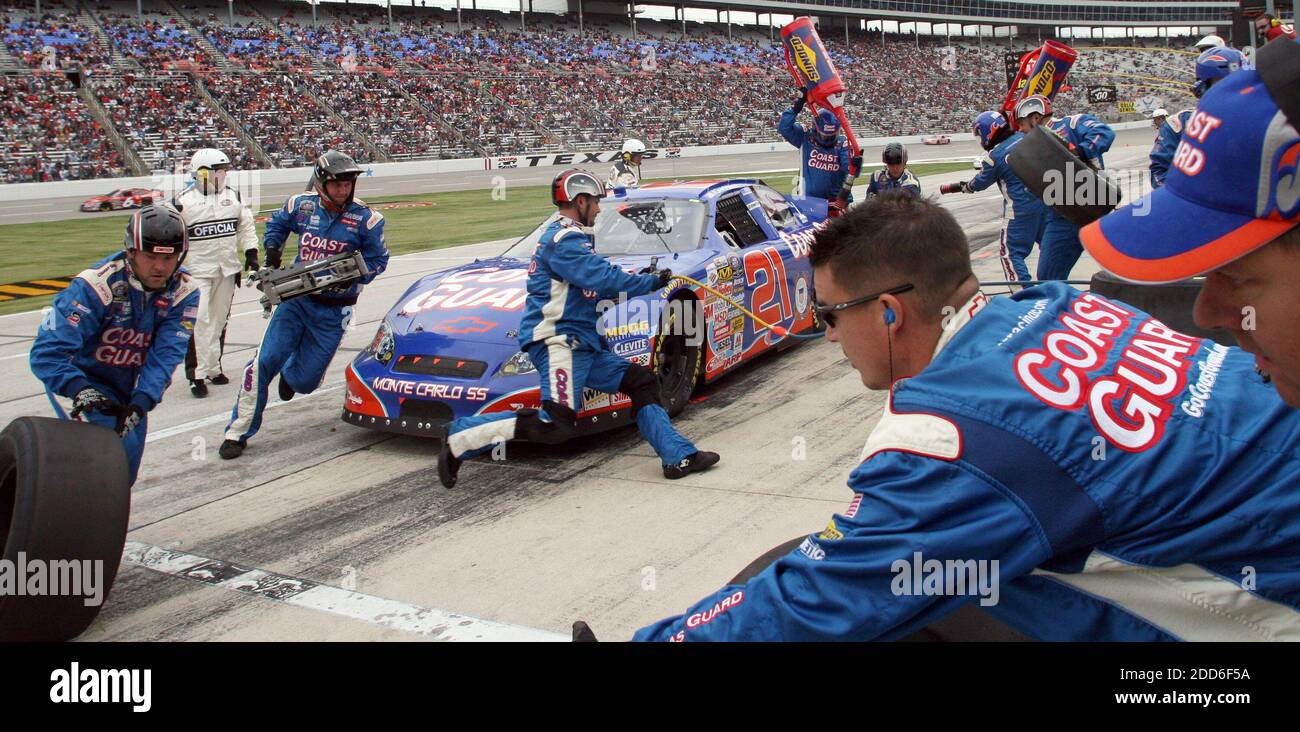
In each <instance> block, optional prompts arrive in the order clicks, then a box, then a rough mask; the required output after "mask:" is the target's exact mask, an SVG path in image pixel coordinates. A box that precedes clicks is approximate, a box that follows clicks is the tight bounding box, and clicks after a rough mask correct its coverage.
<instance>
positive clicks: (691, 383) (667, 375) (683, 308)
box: [650, 295, 708, 417]
mask: <svg viewBox="0 0 1300 732" xmlns="http://www.w3.org/2000/svg"><path fill="white" fill-rule="evenodd" d="M672 303H681V304H680V305H676V306H673V307H666V308H665V309H664V311H663V312H662V314H661V315H660V322H659V335H657V336H656V337H655V343H654V355H653V359H652V360H651V362H650V368H651V370H652V371H654V372H655V377H656V378H658V379H659V391H660V397H661V400H662V403H663V406H664V411H666V412H668V416H669V417H676V416H677V415H678V414H681V412H682V410H683V409H686V404H687V403H688V402H689V401H690V399H691V394H692V393H694V391H695V387H696V386H698V385H699V382H700V377H701V375H702V374H703V373H704V351H705V346H704V344H705V342H706V341H707V340H708V335H707V332H706V331H705V323H704V306H703V305H701V304H700V301H699V300H697V299H695V298H694V297H691V296H690V295H686V296H683V297H674V298H673V299H672V300H669V301H668V304H669V305H671V304H672ZM683 318H684V319H687V320H686V322H688V323H690V322H693V324H694V329H690V328H687V327H683V321H682V320H681V319H683ZM691 333H693V334H695V335H694V337H690V336H689V334H691Z"/></svg>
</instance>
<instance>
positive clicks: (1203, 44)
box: [1196, 33, 1228, 51]
mask: <svg viewBox="0 0 1300 732" xmlns="http://www.w3.org/2000/svg"><path fill="white" fill-rule="evenodd" d="M1227 45H1228V43H1227V42H1226V41H1224V40H1223V37H1222V36H1216V35H1214V34H1213V33H1211V34H1210V35H1208V36H1206V37H1204V38H1202V39H1201V40H1199V41H1197V42H1196V50H1198V51H1204V50H1205V49H1207V48H1218V47H1220V46H1227Z"/></svg>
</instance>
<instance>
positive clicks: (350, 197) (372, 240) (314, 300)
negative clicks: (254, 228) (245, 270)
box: [220, 150, 388, 460]
mask: <svg viewBox="0 0 1300 732" xmlns="http://www.w3.org/2000/svg"><path fill="white" fill-rule="evenodd" d="M361 172H362V171H361V168H360V167H359V166H357V164H356V163H355V162H354V161H353V160H352V158H351V157H349V156H348V155H346V154H344V153H341V152H338V151H337V150H329V151H327V152H326V153H325V154H323V155H321V156H320V157H319V158H317V159H316V166H315V170H314V172H313V174H312V187H313V188H314V191H313V192H311V193H299V194H298V195H295V196H290V197H289V200H288V201H286V202H285V204H284V207H283V208H281V209H280V210H279V211H276V212H275V214H274V215H273V216H272V217H271V221H270V222H269V223H267V225H266V234H265V235H264V236H263V239H262V243H263V245H264V246H265V248H266V264H267V266H268V267H272V268H279V267H280V262H281V258H282V256H283V252H284V242H285V239H287V238H288V236H289V234H290V233H295V234H297V235H298V257H297V260H296V261H298V262H311V261H315V260H318V259H325V258H327V257H332V256H334V255H336V254H342V253H344V252H353V251H360V252H361V256H362V258H364V259H365V262H366V268H367V269H369V270H370V273H369V274H367V275H366V276H365V277H363V278H361V279H360V280H358V281H356V282H353V283H351V284H349V285H346V286H344V285H340V286H337V287H332V288H329V289H325V290H321V291H320V292H316V293H312V294H310V295H304V296H301V297H296V298H293V299H291V300H286V301H285V302H283V303H281V304H280V305H279V306H278V307H276V309H275V314H274V315H272V316H271V322H270V323H268V324H267V326H266V332H265V333H264V334H263V335H262V343H261V344H260V345H259V346H258V348H257V350H256V351H254V352H253V357H252V360H250V361H249V362H248V365H247V366H245V367H244V373H243V377H242V380H241V382H240V389H239V395H238V396H237V398H236V400H235V408H234V409H233V410H232V411H231V416H230V423H229V424H228V425H226V436H225V437H226V438H225V441H223V442H222V443H221V449H220V454H221V457H222V458H224V459H226V460H230V459H233V458H237V457H239V456H240V455H241V454H242V453H243V452H244V448H245V447H246V446H247V443H248V438H250V437H252V436H253V435H255V434H257V430H258V428H259V427H261V425H262V412H263V410H265V409H266V398H267V390H268V388H269V386H270V384H271V379H273V378H275V376H276V374H279V376H280V381H279V385H278V390H279V393H280V399H281V400H283V401H288V400H290V399H292V398H293V396H294V394H310V393H311V392H313V391H315V390H316V387H318V386H320V383H321V380H322V379H324V378H325V370H326V369H327V368H329V364H330V360H331V359H333V358H334V352H335V351H336V350H337V349H338V347H339V343H340V342H341V341H342V340H343V333H344V331H346V330H347V327H348V322H349V321H351V319H352V306H353V305H355V304H356V302H357V296H358V295H359V294H360V293H361V288H362V286H363V285H365V284H368V283H369V282H370V281H372V280H373V279H375V278H376V277H378V276H379V275H380V274H381V273H382V272H383V271H384V269H385V268H387V267H388V249H387V248H386V247H385V246H384V216H383V214H381V213H379V212H378V211H375V210H372V209H371V208H370V207H369V206H367V205H366V204H365V203H363V202H361V201H359V200H357V199H355V198H354V194H355V191H356V180H357V176H359V175H361Z"/></svg>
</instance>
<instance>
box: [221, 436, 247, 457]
mask: <svg viewBox="0 0 1300 732" xmlns="http://www.w3.org/2000/svg"><path fill="white" fill-rule="evenodd" d="M247 444H248V443H246V442H244V441H243V440H226V441H225V442H223V443H221V448H220V449H219V450H217V452H218V453H219V454H220V455H221V459H222V460H234V459H235V458H237V457H239V456H240V455H243V454H244V447H245V446H246V445H247Z"/></svg>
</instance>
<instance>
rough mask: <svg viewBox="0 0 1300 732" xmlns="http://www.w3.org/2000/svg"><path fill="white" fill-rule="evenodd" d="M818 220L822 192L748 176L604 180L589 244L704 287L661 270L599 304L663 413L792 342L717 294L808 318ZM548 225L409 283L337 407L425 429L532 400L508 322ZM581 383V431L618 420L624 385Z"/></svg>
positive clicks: (359, 417) (358, 417) (613, 344)
mask: <svg viewBox="0 0 1300 732" xmlns="http://www.w3.org/2000/svg"><path fill="white" fill-rule="evenodd" d="M825 219H826V201H824V200H822V201H814V200H806V199H795V198H790V197H787V196H784V195H782V194H780V193H778V192H777V191H775V190H773V189H772V188H771V187H769V186H767V185H765V184H764V183H763V182H762V181H757V180H695V181H674V182H663V183H650V184H647V185H644V186H642V187H640V188H638V189H622V188H617V189H614V190H613V191H612V192H611V193H610V194H608V195H607V196H606V197H605V199H604V200H602V201H601V211H600V215H599V216H598V218H597V219H596V225H595V227H593V228H594V231H595V239H596V252H597V253H598V254H602V255H607V256H608V257H610V259H611V260H612V261H613V262H614V263H616V264H617V265H619V266H621V267H623V268H624V269H626V270H628V271H636V270H640V269H642V268H644V267H646V266H647V265H652V266H656V267H669V268H671V269H672V270H673V272H674V273H676V274H679V275H686V276H688V277H691V278H693V279H695V280H698V281H700V282H703V283H707V284H708V286H709V288H711V289H712V290H715V291H716V292H710V291H708V290H707V289H705V288H703V287H700V286H699V285H694V284H690V283H686V282H683V281H682V280H674V281H673V282H672V283H670V284H669V285H668V287H666V288H664V289H663V290H660V291H658V292H656V293H652V294H649V295H643V296H640V297H636V298H631V299H630V300H628V299H624V300H621V301H619V302H611V303H609V306H608V309H607V310H605V311H604V314H603V315H602V323H603V325H604V326H605V340H606V342H607V343H608V345H609V347H610V348H611V349H612V350H613V351H614V353H616V354H618V355H620V356H623V357H625V358H627V359H629V360H631V361H634V362H636V363H640V364H644V365H647V366H650V367H651V368H652V369H653V370H654V371H655V373H656V374H657V375H658V377H659V381H660V386H661V388H662V393H663V398H664V407H665V408H666V409H667V410H668V413H669V414H672V415H676V414H677V413H679V412H680V411H681V410H682V409H683V408H685V406H686V403H687V401H688V400H689V398H690V396H691V393H692V392H693V391H694V390H695V389H696V387H698V386H699V385H700V384H701V383H706V382H709V381H713V380H714V379H717V378H718V377H720V376H722V375H723V374H725V373H727V372H728V371H730V370H732V369H734V368H736V367H737V366H738V365H740V364H741V363H744V362H745V361H748V360H750V359H752V358H754V357H755V356H757V355H758V354H760V353H763V352H764V351H767V350H768V349H771V348H775V347H777V346H779V345H782V344H783V342H789V341H793V340H795V339H791V338H790V337H789V336H787V335H784V334H782V333H778V332H774V329H772V328H769V327H767V326H765V325H762V324H760V323H758V322H755V320H754V319H753V318H750V317H749V316H747V315H745V314H744V313H743V312H742V311H741V309H740V308H739V307H737V306H736V304H735V303H732V302H728V301H727V300H726V299H724V298H723V297H719V295H718V293H721V294H722V295H725V296H726V297H727V298H730V299H732V300H735V301H736V302H739V303H741V304H743V305H744V307H745V308H746V309H748V310H750V311H752V312H753V313H754V314H756V315H758V317H759V318H761V319H762V320H763V321H765V322H766V323H768V324H771V325H775V326H778V327H780V328H783V329H785V330H786V331H788V332H790V333H802V332H808V331H814V330H817V329H818V328H819V327H820V324H819V323H818V322H817V319H816V315H815V313H814V311H813V301H814V298H813V291H812V267H811V265H810V264H809V263H808V252H809V249H810V246H811V244H812V238H813V234H814V232H815V231H816V229H817V228H818V227H820V226H821V225H822V224H823V223H824V221H825ZM547 223H549V219H548V221H546V222H543V223H542V224H541V225H539V226H538V227H537V229H535V230H534V231H533V232H532V233H531V234H529V235H528V236H525V237H524V238H522V239H520V240H519V241H518V242H516V243H515V244H514V245H513V246H512V247H510V249H509V250H507V251H506V252H505V253H504V254H502V255H501V256H499V257H495V258H492V259H480V260H475V261H474V262H473V263H470V264H465V265H462V266H460V267H454V268H451V269H447V270H443V271H441V272H436V273H434V274H431V275H428V276H426V277H423V278H421V279H420V280H419V281H417V282H416V283H415V284H413V285H412V286H411V287H410V288H409V289H408V290H407V291H406V293H405V294H403V295H402V297H401V298H400V299H399V300H398V302H397V304H396V305H395V306H393V308H392V309H391V310H390V311H389V312H388V315H387V316H386V317H385V318H384V321H383V323H382V324H381V325H380V326H379V330H378V332H377V333H375V337H374V340H373V341H372V342H371V343H370V345H369V346H368V347H367V348H365V349H364V350H363V351H362V352H361V353H360V354H358V355H357V357H356V358H355V359H353V361H352V363H350V364H348V367H347V369H346V372H345V373H346V382H347V392H346V396H345V397H344V399H345V401H344V405H343V419H344V421H346V422H348V423H350V424H354V425H357V426H360V427H367V428H370V429H377V430H385V431H390V432H402V433H407V434H418V435H438V434H439V428H440V426H441V425H443V424H445V423H447V422H449V421H451V420H452V419H454V418H456V417H463V416H468V415H472V414H482V413H488V412H502V411H510V410H515V409H520V408H523V407H533V408H536V407H538V406H539V394H538V381H537V371H536V369H535V368H534V367H533V364H532V363H531V362H530V361H529V359H528V356H527V354H525V353H523V352H522V351H520V350H519V343H518V341H517V340H516V336H517V333H518V328H519V323H520V320H521V319H522V318H523V314H524V301H525V300H526V298H527V292H526V291H525V289H524V288H525V284H526V280H527V278H528V265H529V261H530V259H531V257H532V254H533V250H534V249H535V248H536V246H537V242H538V239H539V237H540V236H541V233H542V230H543V229H544V228H545V227H546V224H547ZM661 334H663V335H662V336H661ZM786 345H788V343H786ZM584 397H585V399H584V403H583V407H582V409H581V410H580V411H579V413H578V424H579V429H580V431H581V432H583V433H590V432H595V431H602V430H606V429H610V428H613V427H615V426H618V425H621V424H625V423H630V422H631V410H630V409H629V407H630V405H631V403H632V402H631V399H629V398H628V397H626V396H625V395H623V394H616V395H613V396H611V395H608V394H604V393H600V392H596V391H593V390H586V393H585V394H584Z"/></svg>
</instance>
